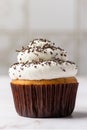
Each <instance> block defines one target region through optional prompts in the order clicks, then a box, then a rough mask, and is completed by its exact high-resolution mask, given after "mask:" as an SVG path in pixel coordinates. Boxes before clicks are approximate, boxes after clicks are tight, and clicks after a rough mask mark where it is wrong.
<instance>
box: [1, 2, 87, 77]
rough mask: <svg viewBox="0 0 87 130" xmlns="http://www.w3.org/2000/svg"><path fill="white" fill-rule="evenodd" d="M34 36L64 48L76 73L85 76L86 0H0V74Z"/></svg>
mask: <svg viewBox="0 0 87 130" xmlns="http://www.w3.org/2000/svg"><path fill="white" fill-rule="evenodd" d="M33 38H46V39H49V40H51V41H53V42H56V43H57V44H58V45H59V46H60V47H62V48H65V50H66V51H68V54H69V57H70V59H71V60H72V61H75V62H76V64H77V65H78V69H79V71H78V75H87V69H86V67H87V0H0V75H8V68H9V66H10V65H11V64H12V63H14V62H16V61H17V60H16V56H17V54H16V52H15V50H16V49H19V48H21V46H22V45H25V44H27V43H29V41H30V40H32V39H33Z"/></svg>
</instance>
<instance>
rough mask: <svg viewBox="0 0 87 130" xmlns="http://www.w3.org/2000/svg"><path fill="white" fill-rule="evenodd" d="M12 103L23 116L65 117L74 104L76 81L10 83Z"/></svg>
mask: <svg viewBox="0 0 87 130" xmlns="http://www.w3.org/2000/svg"><path fill="white" fill-rule="evenodd" d="M11 88H12V93H13V98H14V104H15V108H16V111H17V113H18V114H19V115H21V116H24V117H66V116H69V115H71V113H72V112H73V110H74V106H75V99H76V93H77V88H78V83H77V82H76V83H68V84H66V83H65V84H64V83H63V84H48V85H46V84H43V85H42V84H41V85H35V84H34V85H32V84H31V85H30V84H28V85H27V84H24V85H22V84H14V83H11Z"/></svg>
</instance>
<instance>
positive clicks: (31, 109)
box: [9, 39, 78, 117]
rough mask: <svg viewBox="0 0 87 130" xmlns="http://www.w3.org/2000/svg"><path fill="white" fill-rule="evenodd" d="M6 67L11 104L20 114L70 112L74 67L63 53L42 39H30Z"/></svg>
mask: <svg viewBox="0 0 87 130" xmlns="http://www.w3.org/2000/svg"><path fill="white" fill-rule="evenodd" d="M17 52H18V56H17V60H18V62H17V63H14V64H13V65H11V67H10V68H9V76H10V78H11V79H12V80H11V89H12V93H13V99H14V105H15V108H16V111H17V113H18V114H19V115H21V116H24V117H67V116H69V115H71V114H72V112H73V110H74V107H75V101H76V93H77V88H78V81H77V79H76V78H75V75H76V74H77V66H76V65H75V63H74V62H71V61H69V60H68V58H67V52H66V51H65V50H64V49H61V48H60V47H57V46H56V45H55V43H52V42H51V41H48V40H46V39H34V40H33V41H31V42H30V43H29V44H28V45H27V46H25V47H22V49H21V50H17Z"/></svg>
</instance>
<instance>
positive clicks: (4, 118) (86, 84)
mask: <svg viewBox="0 0 87 130" xmlns="http://www.w3.org/2000/svg"><path fill="white" fill-rule="evenodd" d="M78 80H79V83H80V85H79V89H78V95H77V100H76V107H75V110H74V113H73V115H72V116H71V117H69V118H53V119H52V118H49V119H46V118H45V119H40V118H39V119H37V118H24V117H20V116H19V115H18V114H17V113H16V111H15V108H14V103H13V98H12V93H11V88H10V85H9V82H10V79H9V78H8V77H6V76H3V77H0V130H4V129H5V130H27V129H28V130H29V129H31V130H35V129H38V130H41V129H45V130H48V129H51V130H55V129H57V130H58V129H59V130H75V129H76V130H77V129H78V130H84V129H85V130H87V77H80V78H78Z"/></svg>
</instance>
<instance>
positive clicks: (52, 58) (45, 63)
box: [9, 39, 77, 80]
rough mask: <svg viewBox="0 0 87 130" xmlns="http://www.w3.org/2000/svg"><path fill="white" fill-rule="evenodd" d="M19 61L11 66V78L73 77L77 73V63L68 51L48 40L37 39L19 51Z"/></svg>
mask: <svg viewBox="0 0 87 130" xmlns="http://www.w3.org/2000/svg"><path fill="white" fill-rule="evenodd" d="M17 58H18V63H16V64H13V65H12V66H11V67H10V68H9V76H10V77H11V79H25V80H41V79H55V78H61V77H72V76H75V75H76V73H77V67H76V65H75V63H73V62H70V61H68V58H67V53H66V51H64V50H63V49H61V48H59V47H56V46H55V45H54V43H51V42H50V41H48V40H43V39H36V40H33V41H32V42H30V43H29V45H28V46H27V47H22V50H21V51H18V57H17Z"/></svg>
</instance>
